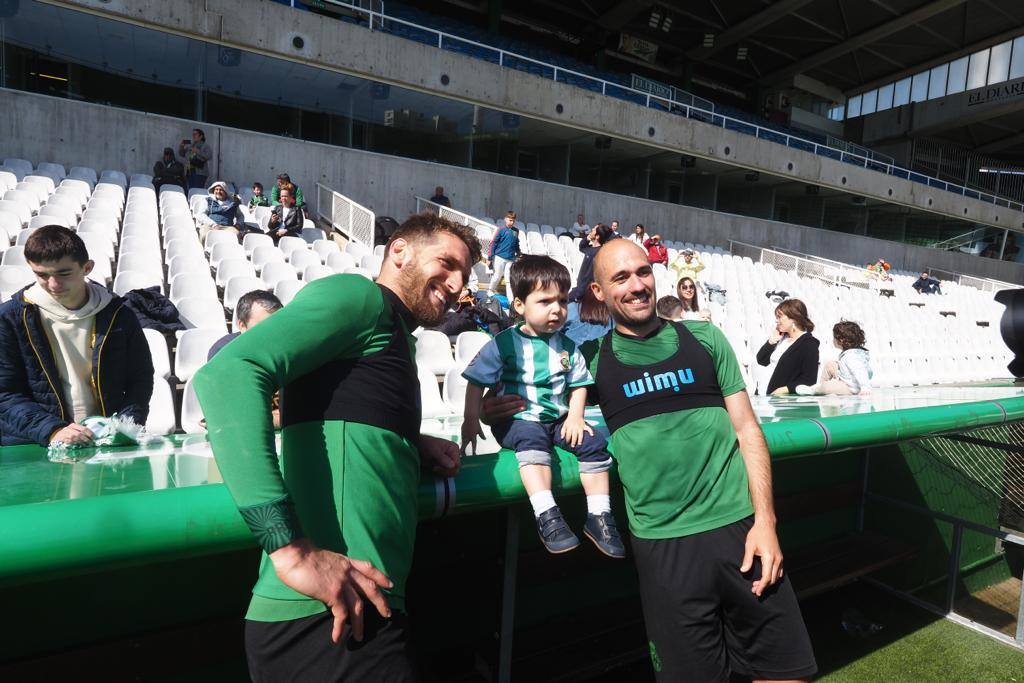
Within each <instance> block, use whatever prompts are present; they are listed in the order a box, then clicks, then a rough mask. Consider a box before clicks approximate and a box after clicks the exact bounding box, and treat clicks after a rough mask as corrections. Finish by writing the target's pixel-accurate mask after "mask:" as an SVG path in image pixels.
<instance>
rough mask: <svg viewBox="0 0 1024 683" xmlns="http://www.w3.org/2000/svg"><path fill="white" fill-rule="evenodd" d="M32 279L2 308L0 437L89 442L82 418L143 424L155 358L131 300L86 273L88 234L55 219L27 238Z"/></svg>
mask: <svg viewBox="0 0 1024 683" xmlns="http://www.w3.org/2000/svg"><path fill="white" fill-rule="evenodd" d="M25 260H26V261H27V262H28V265H29V267H30V268H31V269H32V272H33V273H35V276H36V283H35V284H34V285H31V286H29V287H26V288H25V289H22V290H21V291H20V292H18V293H16V294H15V295H14V296H13V297H11V300H10V301H8V302H7V303H5V304H3V305H2V306H0V445H4V446H7V445H12V444H25V443H37V444H40V445H42V446H46V445H49V444H51V443H54V442H58V441H59V442H62V443H64V444H88V443H90V442H91V441H92V439H93V435H92V432H91V431H90V430H89V429H88V428H87V427H84V426H82V424H81V422H82V420H83V419H84V418H86V417H89V416H94V415H102V416H105V417H109V416H111V415H114V414H115V413H116V414H117V415H119V416H121V417H125V418H128V419H131V420H133V421H134V422H136V423H137V424H140V425H143V424H145V423H146V417H147V416H148V415H149V399H150V396H151V395H152V393H153V361H152V359H151V358H150V355H149V345H148V344H147V343H146V338H145V336H144V335H143V334H142V328H141V327H140V326H139V322H138V320H137V319H136V317H135V314H133V313H132V311H131V309H129V308H128V307H127V306H125V302H124V301H123V300H122V299H121V298H120V297H117V296H114V295H112V294H111V293H110V292H109V291H108V290H107V289H106V288H105V287H103V286H101V285H99V284H96V283H94V282H89V281H88V280H87V279H86V276H88V275H89V273H90V272H91V271H92V268H93V262H92V261H90V260H89V255H88V252H87V251H86V248H85V244H84V243H83V242H82V239H81V238H80V237H79V236H78V235H76V234H75V233H74V232H72V231H71V230H68V229H67V228H64V227H61V226H57V225H47V226H43V227H41V228H39V229H38V230H36V231H35V232H34V233H32V235H31V237H29V238H28V241H27V242H26V243H25Z"/></svg>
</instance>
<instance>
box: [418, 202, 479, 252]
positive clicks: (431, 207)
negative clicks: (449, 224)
mask: <svg viewBox="0 0 1024 683" xmlns="http://www.w3.org/2000/svg"><path fill="white" fill-rule="evenodd" d="M424 211H427V212H429V213H433V214H436V215H438V216H441V217H442V218H447V219H448V220H450V221H455V222H456V223H458V224H459V225H468V226H469V227H471V228H473V229H474V230H476V236H477V237H478V238H479V239H480V240H481V241H482V242H484V241H485V242H487V243H490V241H491V236H492V235H493V234H494V224H493V223H490V222H488V221H484V220H480V219H479V218H474V217H473V216H470V215H469V214H468V213H463V212H461V211H456V210H455V209H452V208H450V207H447V206H442V205H441V204H437V203H436V202H432V201H430V200H429V199H424V198H423V197H416V213H422V212H424ZM485 246H486V245H485Z"/></svg>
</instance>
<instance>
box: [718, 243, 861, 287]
mask: <svg viewBox="0 0 1024 683" xmlns="http://www.w3.org/2000/svg"><path fill="white" fill-rule="evenodd" d="M729 251H730V252H731V253H732V254H733V255H734V256H749V257H750V259H751V260H753V261H757V262H758V263H764V264H766V265H770V266H773V267H774V268H775V269H776V270H784V271H787V272H791V273H795V274H796V275H799V276H800V277H807V278H814V279H816V280H821V281H822V282H824V283H826V284H829V285H832V286H839V287H857V288H859V289H867V288H868V287H869V280H868V277H867V271H866V270H865V269H864V268H858V267H856V266H851V265H849V264H847V263H842V262H840V261H832V260H830V259H826V258H820V257H817V256H808V255H798V254H794V253H786V252H784V251H780V250H778V249H769V248H766V247H758V246H755V245H753V244H747V243H745V242H736V241H734V240H729Z"/></svg>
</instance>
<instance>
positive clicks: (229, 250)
mask: <svg viewBox="0 0 1024 683" xmlns="http://www.w3.org/2000/svg"><path fill="white" fill-rule="evenodd" d="M229 258H240V259H244V258H245V249H243V248H242V245H241V244H239V243H238V241H237V240H235V239H234V238H233V237H232V239H231V240H229V241H227V242H220V243H218V244H215V245H214V247H213V249H212V250H211V251H210V265H211V266H213V267H214V269H215V270H216V269H217V268H218V267H219V266H220V262H221V261H224V260H225V259H229Z"/></svg>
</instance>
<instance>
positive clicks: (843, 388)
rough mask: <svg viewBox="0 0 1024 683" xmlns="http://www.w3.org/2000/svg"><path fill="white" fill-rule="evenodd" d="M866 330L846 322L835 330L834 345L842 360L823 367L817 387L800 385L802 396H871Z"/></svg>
mask: <svg viewBox="0 0 1024 683" xmlns="http://www.w3.org/2000/svg"><path fill="white" fill-rule="evenodd" d="M864 341H865V340H864V330H862V329H861V328H860V325H858V324H857V323H855V322H850V321H849V320H842V321H840V322H837V323H836V324H835V325H834V326H833V327H832V343H833V344H834V345H835V347H836V348H837V349H839V351H840V354H839V360H830V361H829V362H827V363H825V364H824V365H822V366H821V375H819V376H818V383H817V384H815V385H814V386H807V385H806V384H798V385H797V387H796V393H798V394H800V395H801V396H813V395H815V394H836V395H839V396H850V395H858V396H865V395H867V394H870V393H871V376H872V372H871V357H870V355H869V354H868V350H867V349H865V348H864Z"/></svg>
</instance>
